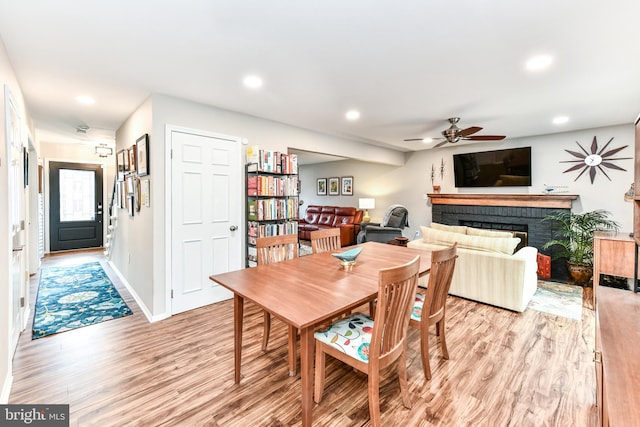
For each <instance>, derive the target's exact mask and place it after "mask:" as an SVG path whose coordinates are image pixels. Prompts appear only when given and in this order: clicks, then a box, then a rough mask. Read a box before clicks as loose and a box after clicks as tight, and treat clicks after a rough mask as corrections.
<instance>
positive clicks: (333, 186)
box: [329, 178, 340, 196]
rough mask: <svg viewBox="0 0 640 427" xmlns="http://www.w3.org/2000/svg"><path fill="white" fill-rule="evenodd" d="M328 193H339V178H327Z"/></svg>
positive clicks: (336, 194) (337, 194)
mask: <svg viewBox="0 0 640 427" xmlns="http://www.w3.org/2000/svg"><path fill="white" fill-rule="evenodd" d="M329 195H330V196H339V195H340V178H329Z"/></svg>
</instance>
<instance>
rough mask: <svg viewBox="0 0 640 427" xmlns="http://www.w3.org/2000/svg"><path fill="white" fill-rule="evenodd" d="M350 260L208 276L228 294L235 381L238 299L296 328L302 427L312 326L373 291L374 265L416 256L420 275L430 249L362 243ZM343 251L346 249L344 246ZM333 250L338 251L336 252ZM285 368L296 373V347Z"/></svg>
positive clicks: (306, 417) (307, 414) (308, 400)
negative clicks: (346, 265) (347, 263)
mask: <svg viewBox="0 0 640 427" xmlns="http://www.w3.org/2000/svg"><path fill="white" fill-rule="evenodd" d="M355 247H361V248H362V251H361V252H360V255H359V256H358V258H357V260H356V264H355V265H354V266H352V267H351V268H349V269H343V268H342V267H341V265H340V260H338V259H337V258H336V257H334V256H332V255H331V253H330V252H324V253H320V254H314V255H308V256H304V257H300V258H296V259H293V260H289V261H283V262H279V263H274V264H268V265H260V266H257V267H253V268H246V269H243V270H237V271H232V272H228V273H223V274H215V275H212V276H210V277H209V278H210V279H211V280H212V281H214V282H216V283H218V284H220V285H222V286H224V287H225V288H227V289H229V290H230V291H232V292H233V294H234V305H233V312H234V362H235V382H236V384H238V383H240V378H241V374H240V372H241V370H240V369H241V360H242V327H243V315H244V300H245V299H247V300H250V301H252V302H253V303H255V304H256V305H258V306H260V307H261V308H263V309H264V310H266V311H268V312H269V313H271V315H272V316H275V317H277V318H279V319H280V320H282V321H284V322H285V323H286V324H287V325H288V327H289V328H290V329H292V330H295V329H297V330H299V331H300V378H301V382H302V425H303V426H311V421H312V416H311V412H312V408H313V358H314V344H315V343H314V337H313V334H314V332H315V330H316V329H317V328H318V327H320V326H321V325H323V324H326V323H327V322H329V321H330V320H331V319H335V318H336V317H338V316H340V315H341V314H343V313H346V312H348V311H350V310H353V309H354V308H356V307H359V306H361V305H363V304H365V303H367V302H369V301H372V300H374V299H375V298H376V297H377V294H378V273H379V270H380V269H383V268H388V267H394V266H397V265H401V264H405V263H407V262H409V261H411V260H413V259H414V258H415V257H416V255H419V256H420V274H421V275H423V274H426V273H428V272H429V269H430V268H431V252H428V251H424V250H419V249H412V248H405V247H400V246H394V245H387V244H383V243H377V242H367V243H363V244H361V245H357V246H350V247H349V248H348V249H349V250H350V249H353V248H355ZM343 250H347V248H344V249H343ZM336 252H338V251H336ZM289 371H290V373H294V375H295V371H296V349H295V347H294V348H291V346H290V347H289Z"/></svg>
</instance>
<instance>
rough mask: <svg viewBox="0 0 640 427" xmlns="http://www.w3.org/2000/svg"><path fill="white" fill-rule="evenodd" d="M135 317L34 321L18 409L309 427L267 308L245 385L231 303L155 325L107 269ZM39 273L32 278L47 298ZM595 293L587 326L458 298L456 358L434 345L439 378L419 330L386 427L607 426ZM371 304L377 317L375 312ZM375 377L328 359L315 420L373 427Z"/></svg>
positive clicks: (281, 334) (87, 256)
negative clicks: (56, 326) (43, 326)
mask: <svg viewBox="0 0 640 427" xmlns="http://www.w3.org/2000/svg"><path fill="white" fill-rule="evenodd" d="M94 260H101V261H104V259H103V257H102V255H101V252H82V253H79V254H74V255H65V256H53V257H47V258H46V259H45V261H44V263H43V267H48V266H54V265H62V264H65V263H77V262H89V261H94ZM103 265H104V266H105V271H107V273H108V274H109V276H110V277H111V278H112V280H113V282H114V284H115V285H116V287H117V288H118V290H119V291H120V292H121V294H122V296H123V298H124V299H125V301H126V302H127V304H129V307H131V309H132V310H133V311H134V314H133V315H132V316H127V317H124V318H120V319H115V320H111V321H108V322H104V323H100V324H98V325H94V326H89V327H85V328H81V329H77V330H74V331H69V332H64V333H61V334H58V335H53V336H50V337H46V338H41V339H38V340H35V341H32V340H31V324H29V326H28V329H27V330H26V331H25V332H24V333H23V335H22V337H21V338H20V342H19V345H18V349H17V351H16V354H15V357H14V372H13V375H14V383H13V388H12V391H11V395H10V399H9V403H68V404H70V410H71V425H72V426H92V425H96V426H243V427H244V426H290V425H300V378H299V376H298V377H294V378H291V377H289V376H288V373H287V347H286V342H287V339H286V333H287V331H286V328H285V326H284V325H283V324H282V323H281V322H279V321H277V320H274V322H273V327H272V336H271V339H270V343H269V345H270V349H269V350H268V351H267V352H266V353H262V352H261V350H260V337H261V333H262V323H261V322H262V312H261V311H260V310H258V309H257V307H255V306H254V305H252V304H250V303H249V304H247V305H246V308H245V333H244V348H243V365H242V368H243V369H242V375H243V379H242V381H241V383H240V384H239V385H236V384H234V382H233V324H232V320H233V303H232V301H226V302H223V303H219V304H214V305H211V306H208V307H204V308H201V309H198V310H193V311H191V312H187V313H182V314H179V315H176V316H173V317H171V318H169V319H166V320H163V321H160V322H156V323H148V322H147V320H146V318H145V317H144V315H143V314H142V312H141V310H140V309H139V307H138V306H137V305H136V303H135V302H134V300H133V299H132V298H131V296H130V295H129V294H128V293H127V292H126V290H125V289H124V287H123V286H122V284H121V283H120V282H119V281H118V279H117V276H116V275H115V274H113V272H112V271H111V269H110V268H109V266H108V265H107V264H106V263H104V262H103ZM37 283H38V276H37V275H36V276H34V277H33V278H32V280H31V285H32V302H34V301H35V293H36V289H37ZM590 291H591V289H585V295H584V297H583V299H584V303H583V314H582V320H581V321H575V320H571V319H566V318H563V317H557V316H552V315H548V314H545V313H541V312H537V311H533V310H527V311H525V312H524V313H513V312H510V311H506V310H503V309H499V308H494V307H490V306H486V305H483V304H478V303H475V302H472V301H467V300H464V299H460V298H455V297H449V300H448V302H447V310H448V312H447V339H448V346H449V352H450V356H451V359H450V360H448V361H445V360H443V359H442V355H441V353H440V350H439V348H438V346H436V345H435V344H436V343H437V338H434V339H433V340H432V342H431V344H432V346H431V349H432V350H431V368H432V370H433V378H432V379H431V380H430V381H425V379H424V377H423V374H422V367H421V365H420V350H419V333H418V331H416V330H413V329H410V332H409V349H408V378H409V386H410V395H411V398H412V401H413V407H412V409H405V408H404V406H403V405H402V400H401V398H400V395H399V386H398V382H397V379H396V378H395V376H394V370H393V369H391V370H389V371H385V372H384V374H383V378H382V380H381V393H380V406H381V413H382V424H383V425H389V426H390V425H404V426H492V427H493V426H595V425H596V420H597V418H596V417H597V415H596V408H595V375H594V367H593V362H592V359H593V356H592V349H593V346H594V312H593V307H592V306H591V305H590V301H591V292H590ZM363 309H365V310H366V308H365V307H363ZM366 384H367V379H366V376H365V375H362V374H359V373H356V372H354V371H353V370H352V369H349V368H348V367H345V366H344V365H342V364H340V363H338V362H336V361H328V364H327V382H326V389H325V394H324V399H323V400H322V402H321V403H320V404H316V405H315V406H314V409H313V419H314V425H318V426H367V425H369V413H368V406H367V405H368V403H367V386H366Z"/></svg>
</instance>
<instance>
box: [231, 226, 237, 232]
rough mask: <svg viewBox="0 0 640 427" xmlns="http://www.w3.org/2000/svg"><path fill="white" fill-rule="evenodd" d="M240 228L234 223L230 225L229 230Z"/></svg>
mask: <svg viewBox="0 0 640 427" xmlns="http://www.w3.org/2000/svg"><path fill="white" fill-rule="evenodd" d="M237 229H238V227H236V226H235V225H232V226H231V227H229V230H231V231H236V230H237Z"/></svg>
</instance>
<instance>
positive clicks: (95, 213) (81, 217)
mask: <svg viewBox="0 0 640 427" xmlns="http://www.w3.org/2000/svg"><path fill="white" fill-rule="evenodd" d="M49 188H50V193H49V200H50V202H49V206H50V211H49V229H50V234H49V245H50V249H51V251H52V252H53V251H64V250H69V249H84V248H98V247H101V246H102V234H103V226H102V165H93V164H80V163H62V162H50V163H49Z"/></svg>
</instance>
